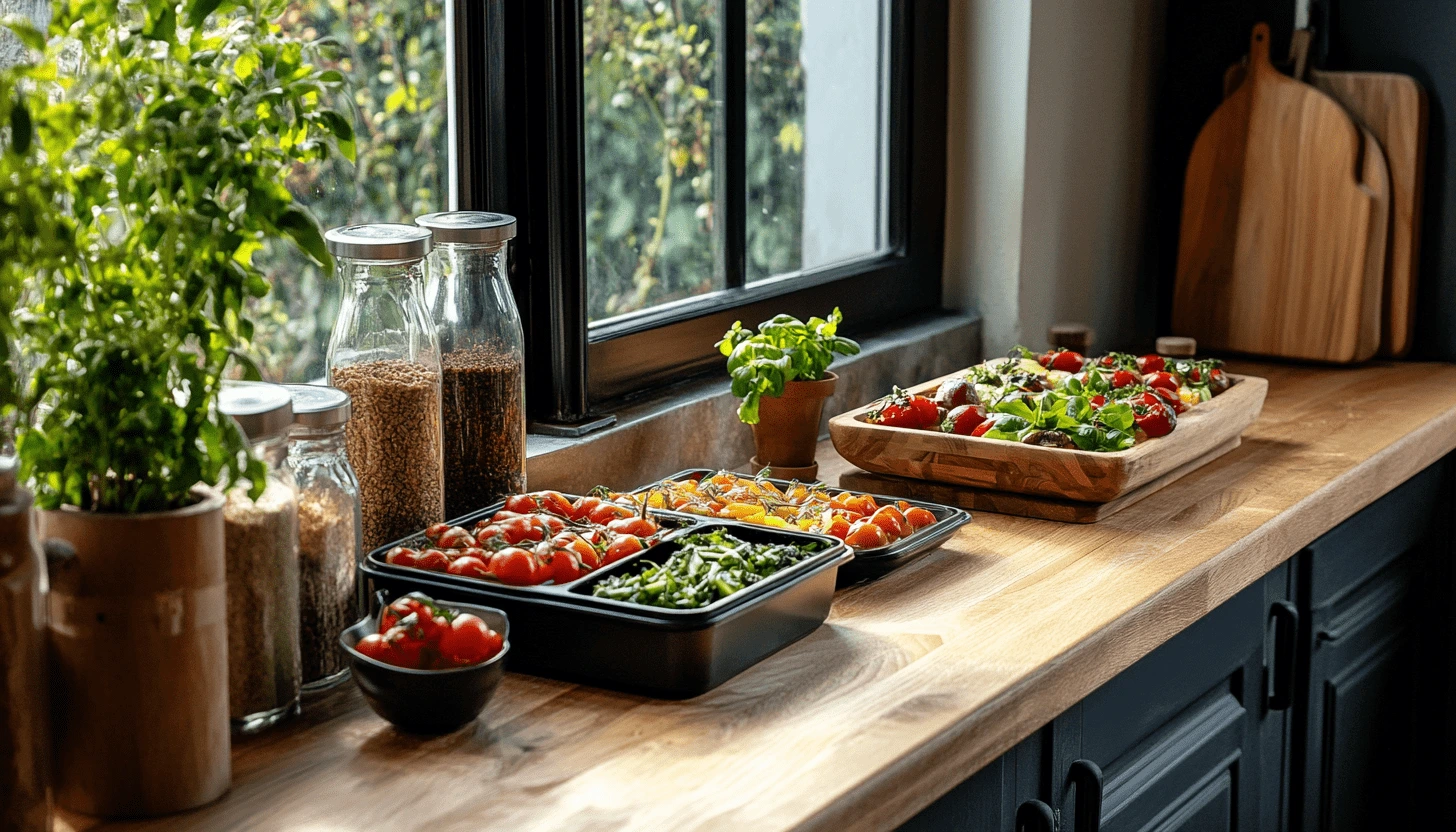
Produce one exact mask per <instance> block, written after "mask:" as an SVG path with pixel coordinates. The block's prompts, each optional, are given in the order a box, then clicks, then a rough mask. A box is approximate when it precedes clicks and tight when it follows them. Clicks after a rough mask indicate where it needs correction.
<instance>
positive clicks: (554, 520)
mask: <svg viewBox="0 0 1456 832" xmlns="http://www.w3.org/2000/svg"><path fill="white" fill-rule="evenodd" d="M532 516H533V518H534V522H535V523H537V524H538V525H540V526H541V527H542V528H544V529H545V530H546V532H547V533H548V534H557V533H558V532H560V531H561V530H562V529H565V528H566V521H565V520H563V519H561V518H560V517H557V516H556V515H554V514H536V515H532Z"/></svg>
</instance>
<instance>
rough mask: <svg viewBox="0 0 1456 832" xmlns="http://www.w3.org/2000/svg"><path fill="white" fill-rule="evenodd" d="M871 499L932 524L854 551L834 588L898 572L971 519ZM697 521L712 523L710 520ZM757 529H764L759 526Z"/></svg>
mask: <svg viewBox="0 0 1456 832" xmlns="http://www.w3.org/2000/svg"><path fill="white" fill-rule="evenodd" d="M716 473H718V472H717V470H715V469H712V468H689V469H687V470H686V471H679V472H677V473H676V474H673V475H671V476H668V477H663V478H662V479H660V480H658V481H657V482H655V483H653V484H651V485H648V486H644V487H642V488H639V489H637V490H636V491H634V492H632V493H634V494H642V493H645V492H647V491H651V490H652V489H654V488H659V487H661V485H662V484H663V483H665V482H667V481H669V480H700V479H702V478H703V477H710V476H712V475H714V474H716ZM764 480H765V481H766V482H771V483H773V484H774V485H775V486H777V487H778V488H780V489H782V488H785V487H787V486H788V485H790V481H789V480H776V479H770V478H768V477H765V478H764ZM805 484H808V483H805ZM838 490H842V491H849V492H850V493H853V494H863V493H866V492H863V491H854V490H853V489H848V488H845V489H838ZM870 496H871V497H874V498H875V502H877V503H879V504H880V505H895V504H897V503H900V502H902V501H903V502H905V503H908V504H909V505H912V506H916V507H918V508H923V509H925V510H926V511H928V512H930V513H931V514H934V515H935V522H934V523H933V524H931V525H929V526H926V527H925V528H923V529H921V530H920V531H918V532H916V533H915V534H912V535H910V536H909V537H905V538H901V539H900V540H897V541H895V542H893V543H891V544H890V545H888V546H881V547H879V548H877V549H855V550H854V560H852V561H850V562H849V563H847V564H845V565H844V567H843V568H842V569H840V570H839V579H838V584H837V585H838V586H839V587H840V588H843V587H847V586H852V585H854V584H859V583H864V582H865V581H872V580H874V579H875V578H879V577H881V576H883V575H885V574H886V573H888V572H890V571H891V570H893V569H897V568H899V567H901V566H904V565H905V564H907V563H910V562H911V561H913V560H915V559H916V558H919V557H920V556H922V555H924V554H926V553H928V552H930V551H932V550H933V549H935V548H936V547H937V546H939V545H940V544H942V543H944V542H945V541H947V540H949V539H950V536H951V535H953V534H955V531H956V529H959V528H960V527H961V526H964V525H965V524H966V523H969V522H970V520H971V514H970V512H968V511H966V510H965V509H961V508H956V507H954V506H945V505H941V504H940V503H924V502H921V501H919V500H906V499H905V498H903V497H889V496H886V495H883V494H870ZM658 513H659V514H660V515H662V516H666V515H669V514H672V515H676V516H679V517H698V515H695V514H683V513H679V512H670V511H668V512H658ZM700 519H709V520H711V519H713V518H700ZM745 525H751V524H745ZM758 528H767V527H764V526H759V527H758Z"/></svg>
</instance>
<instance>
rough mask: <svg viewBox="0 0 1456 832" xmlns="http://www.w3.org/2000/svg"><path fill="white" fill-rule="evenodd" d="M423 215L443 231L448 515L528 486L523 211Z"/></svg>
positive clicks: (440, 299)
mask: <svg viewBox="0 0 1456 832" xmlns="http://www.w3.org/2000/svg"><path fill="white" fill-rule="evenodd" d="M415 222H416V223H417V224H418V225H420V226H421V227H423V228H428V229H429V230H430V231H431V232H432V233H433V234H434V251H433V252H432V253H431V254H430V257H429V260H428V262H427V271H428V274H429V279H428V283H427V288H426V291H425V297H426V302H427V304H428V306H429V309H430V318H431V321H432V322H433V324H434V326H435V332H436V335H437V337H438V338H439V340H440V364H441V367H442V380H441V389H442V394H443V411H442V412H443V419H444V450H445V454H444V456H445V516H447V517H459V516H461V515H463V514H466V513H468V512H471V511H474V510H476V509H480V508H484V507H485V506H488V505H490V504H491V503H494V502H496V501H498V500H500V499H503V498H504V497H506V496H509V495H511V494H519V493H521V492H524V491H525V490H526V410H525V400H526V380H525V373H524V372H523V369H522V368H523V352H524V350H523V341H524V339H523V337H522V333H521V318H520V315H519V314H518V313H517V311H516V303H515V300H514V299H513V298H512V296H511V286H510V282H509V281H508V280H507V254H508V251H507V249H508V246H509V245H510V241H511V240H512V239H513V238H514V237H515V236H516V218H515V217H512V216H510V215H508V214H494V213H489V212H485V211H446V212H443V213H439V214H429V215H426V216H423V217H420V218H418V219H416V220H415Z"/></svg>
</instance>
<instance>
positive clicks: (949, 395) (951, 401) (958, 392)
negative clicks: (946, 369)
mask: <svg viewBox="0 0 1456 832" xmlns="http://www.w3.org/2000/svg"><path fill="white" fill-rule="evenodd" d="M934 400H935V403H936V404H938V405H940V406H941V407H945V408H951V409H954V408H957V407H960V406H961V405H963V404H971V403H973V402H975V401H976V388H974V387H972V386H971V383H970V382H968V381H966V380H965V379H963V378H953V379H949V380H947V381H945V382H942V383H941V385H940V387H939V388H938V389H936V391H935V397H934Z"/></svg>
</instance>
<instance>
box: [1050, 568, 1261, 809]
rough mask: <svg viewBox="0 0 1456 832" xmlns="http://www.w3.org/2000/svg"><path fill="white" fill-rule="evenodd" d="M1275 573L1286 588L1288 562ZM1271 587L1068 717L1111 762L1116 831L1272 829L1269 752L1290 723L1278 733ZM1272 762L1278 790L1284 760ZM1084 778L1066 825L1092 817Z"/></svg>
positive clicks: (1068, 805) (1106, 787) (1256, 588)
mask: <svg viewBox="0 0 1456 832" xmlns="http://www.w3.org/2000/svg"><path fill="white" fill-rule="evenodd" d="M1281 578H1282V579H1283V580H1284V581H1285V583H1284V584H1280V583H1279V580H1280V579H1281ZM1266 580H1269V581H1270V582H1271V587H1272V588H1271V589H1269V590H1268V591H1269V592H1270V593H1272V594H1274V595H1276V596H1277V597H1281V598H1282V594H1281V593H1282V592H1283V591H1284V589H1283V587H1284V586H1286V585H1287V580H1288V579H1287V573H1285V572H1284V571H1283V568H1282V567H1281V569H1280V570H1276V574H1275V575H1271V576H1270V578H1268V579H1266ZM1265 594H1266V587H1265V584H1264V583H1262V582H1261V583H1257V584H1255V585H1253V586H1251V587H1249V588H1248V589H1246V590H1244V591H1243V592H1241V593H1239V594H1238V595H1237V596H1235V597H1234V598H1232V599H1230V600H1229V601H1228V602H1227V603H1225V604H1223V605H1221V606H1220V607H1219V608H1218V609H1216V610H1214V611H1213V612H1211V613H1209V614H1208V615H1207V616H1205V617H1204V618H1203V619H1201V620H1200V621H1198V622H1197V623H1195V624H1193V625H1192V626H1190V627H1189V628H1188V629H1186V630H1184V631H1183V632H1182V633H1180V634H1178V635H1177V636H1174V637H1173V638H1172V639H1171V640H1169V641H1168V643H1167V644H1164V645H1163V646H1162V647H1159V648H1158V649H1157V650H1154V651H1153V652H1152V653H1150V654H1148V655H1147V656H1146V657H1144V658H1143V659H1142V660H1141V661H1139V662H1138V663H1137V664H1135V665H1133V666H1132V667H1130V668H1128V669H1127V670H1125V671H1123V672H1122V673H1120V674H1118V676H1117V677H1115V678H1114V679H1112V680H1111V681H1110V682H1108V683H1107V684H1106V685H1103V686H1102V687H1101V688H1099V689H1098V690H1097V691H1096V692H1094V693H1093V694H1091V695H1090V696H1088V697H1087V698H1086V699H1084V700H1083V701H1082V702H1081V703H1080V704H1079V705H1077V706H1075V707H1074V708H1072V709H1071V710H1069V711H1068V712H1067V714H1065V715H1064V716H1063V717H1062V718H1061V720H1060V721H1070V722H1073V723H1075V724H1076V726H1077V728H1078V731H1077V734H1078V736H1079V737H1080V757H1081V758H1083V759H1086V760H1090V761H1091V762H1093V763H1095V764H1096V765H1097V766H1098V767H1100V768H1101V771H1102V775H1103V776H1102V792H1101V812H1100V817H1101V829H1102V830H1104V832H1121V830H1185V831H1186V832H1192V830H1198V831H1199V832H1203V831H1204V830H1209V832H1213V831H1214V830H1219V831H1222V830H1249V832H1253V830H1259V829H1265V828H1268V827H1265V826H1263V825H1262V822H1261V818H1260V815H1261V812H1260V806H1261V800H1262V797H1261V796H1262V794H1263V793H1264V792H1265V791H1266V788H1265V782H1264V780H1263V775H1262V772H1263V770H1264V761H1263V759H1262V758H1263V756H1264V754H1265V751H1264V748H1265V745H1266V742H1273V743H1274V744H1275V745H1276V747H1277V744H1278V740H1277V737H1278V735H1279V734H1280V733H1281V731H1282V721H1281V722H1280V725H1279V729H1278V730H1275V731H1274V732H1273V736H1274V739H1273V740H1269V738H1268V737H1266V736H1265V732H1264V730H1263V728H1264V723H1265V719H1266V717H1268V716H1269V714H1268V712H1267V709H1266V707H1265V689H1266V677H1265V674H1264V653H1265V642H1266V638H1265V633H1266V624H1267V622H1268V607H1267V604H1266V598H1265ZM1274 718H1275V719H1276V720H1282V715H1275V717H1274ZM1270 765H1271V766H1273V771H1274V775H1273V776H1274V778H1275V780H1274V782H1275V786H1274V788H1273V791H1274V793H1275V794H1276V795H1277V794H1278V791H1279V787H1278V769H1279V766H1280V761H1279V760H1273V761H1271V762H1270ZM1074 779H1075V778H1074ZM1084 787H1085V786H1084V785H1083V784H1081V783H1075V784H1074V783H1068V784H1067V790H1066V794H1064V795H1063V797H1062V800H1061V809H1062V814H1063V818H1064V820H1063V824H1062V828H1063V829H1070V828H1073V826H1074V824H1073V823H1069V821H1072V820H1073V819H1076V820H1080V818H1078V817H1077V813H1078V808H1079V804H1081V807H1082V808H1083V810H1084V811H1085V807H1086V806H1087V805H1088V802H1087V800H1086V796H1083V799H1082V800H1079V799H1078V795H1077V794H1076V792H1077V791H1078V790H1079V789H1082V788H1084Z"/></svg>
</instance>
